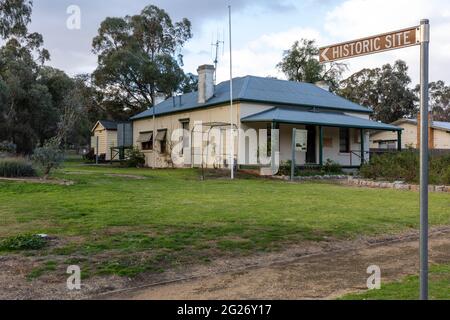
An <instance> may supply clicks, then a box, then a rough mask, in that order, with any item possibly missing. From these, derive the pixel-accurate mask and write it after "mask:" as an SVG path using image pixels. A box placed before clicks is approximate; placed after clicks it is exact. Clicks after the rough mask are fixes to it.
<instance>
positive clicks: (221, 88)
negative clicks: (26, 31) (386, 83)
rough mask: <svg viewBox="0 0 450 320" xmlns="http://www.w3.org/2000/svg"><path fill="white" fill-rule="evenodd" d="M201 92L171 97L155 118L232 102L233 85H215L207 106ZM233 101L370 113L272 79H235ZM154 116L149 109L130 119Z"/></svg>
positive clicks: (325, 93)
mask: <svg viewBox="0 0 450 320" xmlns="http://www.w3.org/2000/svg"><path fill="white" fill-rule="evenodd" d="M197 97H198V93H197V92H191V93H188V94H184V95H182V96H181V98H180V97H175V98H169V99H167V100H166V101H164V102H162V103H160V104H158V105H157V106H156V107H155V115H157V116H159V115H163V114H169V113H174V112H180V111H186V110H191V109H197V108H205V107H210V106H214V105H218V104H224V103H227V102H229V101H230V82H229V81H225V82H222V83H220V84H218V85H217V86H216V89H215V94H214V97H212V98H211V99H210V100H208V101H207V102H206V103H203V104H199V103H198V102H197ZM233 99H234V100H235V101H241V102H258V103H263V104H272V105H291V106H310V107H318V108H325V109H333V110H342V111H344V110H345V111H353V112H364V113H371V112H372V111H371V110H370V109H369V108H366V107H363V106H360V105H358V104H356V103H353V102H351V101H349V100H347V99H344V98H342V97H339V96H337V95H335V94H333V93H331V92H328V91H326V90H323V89H321V88H319V87H317V86H316V85H314V84H311V83H302V82H294V81H285V80H278V79H272V78H261V77H254V76H246V77H242V78H235V79H233ZM152 116H153V108H150V109H148V110H146V111H144V112H142V113H140V114H138V115H136V116H134V117H132V118H131V120H137V119H142V118H148V117H152Z"/></svg>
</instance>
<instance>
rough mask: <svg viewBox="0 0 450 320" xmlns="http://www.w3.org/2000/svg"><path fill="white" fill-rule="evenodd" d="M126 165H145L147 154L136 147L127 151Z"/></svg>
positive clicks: (137, 166) (131, 166)
mask: <svg viewBox="0 0 450 320" xmlns="http://www.w3.org/2000/svg"><path fill="white" fill-rule="evenodd" d="M126 159H127V160H126V162H125V163H126V165H127V166H128V167H130V168H139V167H143V166H144V165H145V155H144V154H143V153H142V152H141V151H140V150H139V149H138V148H136V147H134V148H133V149H129V150H127V152H126Z"/></svg>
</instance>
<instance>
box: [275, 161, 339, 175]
mask: <svg viewBox="0 0 450 320" xmlns="http://www.w3.org/2000/svg"><path fill="white" fill-rule="evenodd" d="M291 166H292V161H291V160H288V161H286V162H282V163H281V165H280V169H279V170H278V174H279V175H283V176H290V175H291ZM341 173H342V167H341V165H340V164H338V163H336V162H334V161H332V160H330V159H328V160H327V162H326V163H325V164H324V165H323V166H322V167H318V166H317V165H305V166H303V167H302V168H301V169H300V168H299V167H296V168H295V175H296V176H304V177H305V176H320V175H332V174H341Z"/></svg>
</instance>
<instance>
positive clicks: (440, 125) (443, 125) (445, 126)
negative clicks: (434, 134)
mask: <svg viewBox="0 0 450 320" xmlns="http://www.w3.org/2000/svg"><path fill="white" fill-rule="evenodd" d="M403 122H409V123H412V124H414V125H417V119H400V120H397V121H395V122H393V123H392V124H394V125H399V124H401V123H403ZM431 127H432V128H434V129H439V130H444V131H450V122H444V121H433V122H432V123H431Z"/></svg>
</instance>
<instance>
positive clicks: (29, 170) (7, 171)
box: [0, 158, 36, 178]
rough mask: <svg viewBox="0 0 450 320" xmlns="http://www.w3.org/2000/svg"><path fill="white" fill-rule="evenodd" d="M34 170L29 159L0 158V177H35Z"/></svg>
mask: <svg viewBox="0 0 450 320" xmlns="http://www.w3.org/2000/svg"><path fill="white" fill-rule="evenodd" d="M35 176H36V171H35V170H34V168H33V166H32V165H31V163H30V162H29V161H27V160H26V159H23V158H4V159H0V177H6V178H22V177H35Z"/></svg>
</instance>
